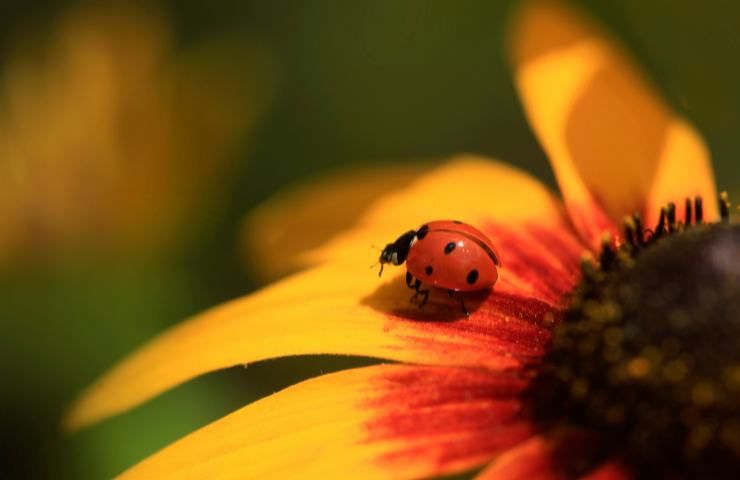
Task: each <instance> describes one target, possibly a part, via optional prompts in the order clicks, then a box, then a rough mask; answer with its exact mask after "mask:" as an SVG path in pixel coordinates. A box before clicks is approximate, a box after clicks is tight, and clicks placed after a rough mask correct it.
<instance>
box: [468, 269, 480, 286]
mask: <svg viewBox="0 0 740 480" xmlns="http://www.w3.org/2000/svg"><path fill="white" fill-rule="evenodd" d="M477 280H478V270H475V269H473V270H471V271H470V272H469V273H468V278H467V281H468V283H469V284H470V285H472V284H474V283H475V282H476V281H477Z"/></svg>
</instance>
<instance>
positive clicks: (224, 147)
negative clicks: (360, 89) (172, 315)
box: [0, 2, 269, 263]
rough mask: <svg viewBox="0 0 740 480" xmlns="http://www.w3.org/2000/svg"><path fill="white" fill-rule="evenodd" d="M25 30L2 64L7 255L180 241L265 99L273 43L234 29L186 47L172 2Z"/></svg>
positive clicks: (0, 137)
mask: <svg viewBox="0 0 740 480" xmlns="http://www.w3.org/2000/svg"><path fill="white" fill-rule="evenodd" d="M27 37H28V35H25V36H24V37H21V38H20V39H18V41H17V42H16V43H17V45H15V44H14V46H15V47H16V48H14V49H11V50H10V51H9V52H8V53H9V54H8V55H7V58H6V59H5V62H4V63H3V65H2V69H1V71H0V158H1V160H0V263H5V262H6V261H7V262H10V261H15V260H18V258H19V257H26V258H25V259H37V258H39V257H44V254H48V255H57V256H58V255H59V254H60V253H67V252H66V251H67V250H75V249H77V250H79V249H84V248H86V247H87V248H89V247H90V246H91V245H92V244H94V245H95V247H96V249H100V250H104V251H106V252H107V251H113V252H115V253H120V252H123V253H127V254H130V253H131V250H134V251H136V252H137V253H139V254H141V253H142V251H144V252H148V251H149V250H151V249H152V248H161V247H162V246H163V245H168V244H171V243H172V240H173V238H175V237H176V236H177V235H176V233H182V232H183V231H184V230H185V228H184V227H185V220H186V219H187V220H189V221H190V223H191V224H192V223H193V222H192V221H193V217H192V215H193V213H194V210H195V208H194V206H195V204H196V203H198V202H196V199H197V200H199V201H200V203H201V205H199V206H200V207H203V206H204V205H202V203H203V202H202V200H203V199H204V198H210V197H213V196H214V195H212V192H213V191H214V190H215V189H214V186H215V185H217V184H218V185H222V183H223V182H222V180H223V178H224V177H225V176H226V174H227V173H228V172H229V171H230V170H231V169H232V168H233V167H232V164H233V159H234V151H235V147H236V145H237V142H238V141H239V139H240V138H242V137H243V136H244V134H245V133H246V132H247V131H248V129H249V127H251V125H252V124H253V123H254V122H255V120H256V119H257V118H258V116H259V114H260V113H261V112H262V111H263V110H264V105H263V103H264V101H263V99H262V98H261V97H260V96H258V95H256V91H257V90H259V91H260V93H266V92H267V91H268V90H269V89H268V88H266V87H268V86H269V82H268V78H266V77H265V75H258V74H257V73H255V70H256V72H261V71H263V70H264V71H268V68H267V67H269V58H268V56H267V55H266V52H262V51H261V50H260V49H259V48H258V47H257V46H256V45H254V44H252V43H251V42H246V41H244V39H241V38H237V37H234V36H232V37H229V38H226V37H223V38H221V37H218V38H217V37H210V38H208V39H205V40H203V41H200V42H197V43H195V44H194V45H192V46H190V47H189V48H188V49H187V50H183V49H176V48H175V45H174V38H173V34H172V32H171V27H170V25H169V21H168V19H167V17H166V16H165V15H164V14H155V13H153V12H152V9H143V8H141V7H135V6H131V5H128V4H126V2H108V3H106V4H105V5H102V4H98V5H94V6H91V5H85V6H78V7H75V8H72V9H70V10H69V11H66V12H64V14H62V15H61V16H60V18H59V19H58V20H57V21H55V22H54V24H53V26H52V28H51V30H50V32H49V34H48V36H45V38H44V39H43V42H41V43H40V44H38V45H37V44H35V43H32V42H31V40H30V39H29V38H27ZM255 67H258V68H255ZM262 77H265V78H262ZM258 87H260V88H258ZM91 199H94V201H91ZM195 213H198V212H197V211H196V212H195Z"/></svg>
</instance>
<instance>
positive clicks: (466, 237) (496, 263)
mask: <svg viewBox="0 0 740 480" xmlns="http://www.w3.org/2000/svg"><path fill="white" fill-rule="evenodd" d="M379 262H380V273H379V274H378V276H380V275H382V274H383V266H384V265H385V264H386V263H391V264H393V265H400V264H402V263H403V262H406V269H407V272H406V284H407V285H408V286H409V288H411V289H413V290H414V291H415V293H414V296H413V297H412V300H414V299H415V298H416V297H417V296H418V295H422V296H423V298H422V301H421V303H419V307H420V308H421V307H423V306H424V304H425V303H426V302H427V299H428V298H429V289H422V288H421V286H422V283H424V284H429V285H432V286H433V287H437V288H442V289H445V290H447V292H448V293H449V295H450V296H451V297H452V296H454V293H455V292H471V291H475V290H483V289H485V288H490V287H491V286H493V284H494V283H496V280H497V279H498V270H497V267H500V266H501V260H500V257H499V254H498V252H497V251H496V247H494V245H493V242H491V240H490V239H489V238H488V237H487V236H486V235H485V234H484V233H483V232H481V231H480V230H478V229H477V228H475V227H473V226H471V225H468V224H467V223H463V222H460V221H457V220H438V221H434V222H429V223H425V224H424V225H422V226H421V227H419V229H418V230H409V231H408V232H406V233H404V234H403V235H401V236H400V237H398V239H396V241H395V242H393V243H389V244H388V245H386V246H385V248H384V249H383V251H382V252H381V253H380V260H379ZM458 300H459V301H460V305H461V306H462V309H463V312H464V313H465V315H469V313H468V310H467V308H466V307H465V302H464V301H463V300H462V298H460V297H458Z"/></svg>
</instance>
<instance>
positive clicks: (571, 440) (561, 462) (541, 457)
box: [475, 429, 598, 480]
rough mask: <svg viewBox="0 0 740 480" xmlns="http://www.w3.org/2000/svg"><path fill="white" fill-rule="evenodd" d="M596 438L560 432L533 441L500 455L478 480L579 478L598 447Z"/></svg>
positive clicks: (579, 433)
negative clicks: (580, 471) (589, 457)
mask: <svg viewBox="0 0 740 480" xmlns="http://www.w3.org/2000/svg"><path fill="white" fill-rule="evenodd" d="M593 437H594V436H593V435H591V434H589V433H587V432H585V431H582V430H576V429H559V430H557V431H555V432H550V433H547V434H543V435H538V436H535V437H532V438H530V439H529V440H527V441H526V442H522V443H520V444H519V445H517V446H516V447H514V448H512V449H511V450H509V451H507V452H506V453H504V454H502V455H501V456H499V457H498V458H497V459H496V461H495V462H494V463H493V464H491V465H490V466H489V467H487V468H486V469H484V470H483V471H482V472H480V473H479V474H478V475H477V476H476V477H475V480H568V479H571V478H574V477H576V475H577V472H578V470H579V469H581V470H582V469H583V465H584V463H587V462H588V456H589V455H593V454H594V453H595V449H596V446H597V445H598V444H597V443H595V442H594V441H593V440H594V438H593Z"/></svg>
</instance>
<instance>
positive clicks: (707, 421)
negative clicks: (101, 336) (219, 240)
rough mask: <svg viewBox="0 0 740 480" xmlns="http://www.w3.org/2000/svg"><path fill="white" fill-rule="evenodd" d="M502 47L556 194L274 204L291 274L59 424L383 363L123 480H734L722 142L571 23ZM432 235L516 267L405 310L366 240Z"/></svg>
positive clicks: (739, 299) (311, 189)
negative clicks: (254, 369)
mask: <svg viewBox="0 0 740 480" xmlns="http://www.w3.org/2000/svg"><path fill="white" fill-rule="evenodd" d="M510 40H511V41H510V45H509V47H510V50H509V52H510V54H511V62H512V68H513V71H514V75H515V84H516V86H517V89H518V92H519V95H520V97H521V100H522V103H523V106H524V109H525V111H526V113H527V116H528V119H529V121H530V124H531V125H532V127H533V130H534V132H535V133H536V135H537V137H538V138H539V140H540V142H541V143H542V146H543V148H544V149H545V151H546V152H547V153H548V156H549V158H550V161H551V164H552V167H553V170H554V172H555V176H556V178H557V181H558V184H559V186H560V190H561V194H562V200H561V199H560V198H559V197H557V196H556V195H554V194H553V193H552V192H550V191H549V189H548V188H547V187H545V186H544V185H542V184H541V183H539V182H538V181H537V180H536V179H534V178H532V177H530V176H529V175H527V174H526V173H524V172H522V171H519V170H517V169H515V168H513V167H509V166H506V165H505V164H503V163H500V162H497V161H492V160H490V159H485V158H482V157H477V156H474V155H464V156H457V157H456V158H455V159H454V160H453V161H451V162H449V163H448V164H446V165H443V166H440V167H438V168H435V169H433V170H429V171H427V172H425V173H424V174H421V175H418V176H417V177H416V178H414V179H413V180H411V179H410V177H412V176H413V175H414V173H413V172H410V171H405V172H401V174H400V176H399V177H398V182H395V181H394V182H389V184H392V186H391V187H390V188H393V191H384V189H383V187H378V186H376V182H383V179H384V175H385V177H386V178H387V177H393V176H394V174H395V173H396V171H395V170H394V169H393V168H390V167H389V168H388V169H387V170H385V172H372V171H364V172H359V173H358V175H356V176H353V175H351V174H345V175H342V176H341V177H334V178H333V179H330V180H328V181H324V182H320V183H318V184H315V185H314V186H304V187H302V188H301V189H300V190H298V191H294V192H293V193H291V194H288V195H281V196H278V197H277V199H275V200H273V201H272V202H270V203H268V204H266V205H265V206H263V207H261V208H260V209H259V210H258V211H257V212H255V213H253V214H252V215H251V216H250V217H249V218H248V219H247V222H246V229H247V232H246V233H245V234H244V236H245V239H246V241H247V242H249V243H250V244H252V246H253V247H256V248H258V249H259V252H261V253H263V255H262V257H263V258H265V259H266V260H267V262H268V263H271V264H272V265H267V266H266V267H267V268H265V269H264V270H265V274H266V275H268V276H280V275H283V274H285V273H287V272H291V271H295V270H300V271H299V272H298V273H294V274H292V275H288V276H286V277H285V278H283V279H281V280H279V281H277V282H274V283H272V284H271V285H269V286H267V287H265V288H263V289H261V290H259V291H257V292H254V293H251V294H249V295H246V296H244V297H242V298H239V299H236V300H233V301H231V302H228V303H226V304H223V305H221V306H218V307H215V308H213V309H210V310H208V311H206V312H203V313H201V314H199V315H197V316H195V317H193V318H191V319H189V320H187V321H185V322H184V323H182V324H180V325H178V326H176V327H174V328H172V329H170V330H169V331H167V332H164V333H163V334H162V335H160V336H159V337H157V338H155V339H154V340H152V341H151V342H150V343H148V344H146V345H144V346H142V347H141V349H139V350H138V351H136V352H134V353H133V354H131V356H129V357H128V358H127V359H125V360H123V361H122V362H121V363H119V364H118V365H117V366H115V367H114V368H113V369H111V370H110V371H109V372H108V373H107V374H105V375H104V376H103V377H101V378H100V379H99V380H98V381H97V382H95V383H94V384H92V385H91V386H90V387H89V388H88V389H87V390H86V391H85V392H83V393H82V394H81V396H80V397H79V398H78V399H77V401H76V402H75V403H74V404H73V405H72V406H71V407H70V410H69V411H68V413H67V415H66V417H65V419H64V422H65V426H66V427H67V428H68V429H69V430H77V429H80V428H83V427H86V426H89V425H91V424H94V423H96V422H99V421H101V420H104V419H106V418H108V417H111V416H113V415H116V414H119V413H122V412H125V411H127V410H129V409H131V408H133V407H135V406H137V405H140V404H141V403H143V402H145V401H147V400H149V399H151V398H153V397H155V396H157V395H159V394H161V393H163V392H165V391H167V390H169V389H171V388H173V387H175V386H177V385H179V384H182V383H183V382H186V381H189V380H191V379H193V378H195V377H197V376H199V375H203V374H206V373H208V372H212V371H215V370H218V369H222V368H227V367H231V366H236V365H244V364H249V363H252V362H257V361H261V360H267V359H272V358H277V357H283V356H289V355H308V354H337V355H357V356H368V357H375V358H379V359H383V360H386V361H387V362H388V363H385V364H380V365H373V366H369V367H362V368H355V369H349V370H345V371H341V372H337V373H333V374H328V375H321V376H319V377H317V378H313V379H310V380H307V381H304V382H302V383H299V384H297V385H294V386H292V387H289V388H286V389H284V390H282V391H280V392H278V393H275V394H274V395H271V396H268V397H266V398H263V399H260V400H259V401H257V402H254V403H252V404H250V405H247V406H245V407H243V408H241V409H239V410H237V411H235V412H233V413H232V414H230V415H227V416H225V417H223V418H221V419H219V420H217V421H215V422H213V423H211V424H209V425H206V426H204V427H202V428H200V429H199V430H197V431H195V432H193V433H191V434H190V435H187V436H185V437H183V438H181V439H180V440H178V441H176V442H174V443H173V444H171V445H169V446H167V447H165V448H163V449H162V450H160V451H159V452H157V453H155V454H154V455H152V456H150V457H148V458H146V459H144V460H143V461H141V462H140V463H138V464H137V465H135V466H133V467H132V468H130V469H129V470H127V471H126V472H124V473H123V475H122V477H121V478H126V479H149V478H169V479H203V478H234V479H236V478H259V479H265V478H275V479H284V478H300V479H305V478H321V479H323V478H348V477H351V478H355V479H360V478H361V479H385V478H393V479H396V478H429V477H432V476H443V475H449V474H454V473H460V472H464V471H466V470H467V471H470V470H472V469H481V468H482V470H480V471H479V472H477V473H476V476H475V478H476V479H477V480H513V479H531V478H548V479H570V478H580V479H590V480H595V479H612V480H631V479H634V478H735V477H736V476H737V469H738V465H740V434H739V433H738V432H740V428H739V427H738V426H739V425H740V408H739V407H740V402H739V401H738V395H737V391H738V389H737V388H736V387H737V382H736V378H735V377H736V376H737V375H736V372H737V369H738V368H739V367H738V366H739V365H740V355H738V353H737V352H738V349H737V342H736V341H735V339H736V338H737V337H738V335H739V334H740V321H739V320H738V317H737V310H738V308H740V288H739V287H740V270H738V269H737V268H735V267H736V266H737V265H738V264H739V262H738V259H739V258H740V227H738V226H737V225H733V224H731V223H730V219H729V211H730V208H731V205H730V202H729V199H728V196H727V194H725V193H722V194H720V195H719V200H720V201H719V202H717V201H716V199H717V194H716V188H715V180H714V174H713V171H712V164H711V160H710V157H709V152H708V149H707V148H706V146H705V144H704V142H703V140H702V138H701V136H700V135H699V133H698V132H697V131H696V130H695V129H694V128H693V126H692V125H691V124H690V123H689V122H688V121H687V120H686V119H684V118H683V117H681V116H680V115H679V114H678V113H676V112H675V111H673V109H671V107H670V105H668V104H666V103H665V102H664V101H663V100H662V99H661V98H660V96H659V95H658V94H657V92H656V91H654V90H653V88H652V87H651V85H650V84H649V82H646V81H645V79H644V78H643V76H642V75H641V74H640V71H639V69H638V68H636V66H635V65H634V64H633V62H632V61H631V59H630V58H629V56H628V55H627V54H626V53H625V52H623V51H622V49H620V48H619V46H618V45H615V44H614V42H613V41H612V39H611V38H609V36H608V35H607V34H604V33H603V32H602V30H601V29H600V28H599V27H598V25H596V24H594V23H593V22H591V21H590V20H589V19H588V18H587V17H584V16H583V15H582V14H580V13H579V12H578V11H574V10H572V9H571V8H570V7H568V6H567V5H563V4H561V3H559V2H555V1H549V0H532V1H527V2H524V3H523V5H522V6H521V8H520V10H519V14H518V16H517V17H516V19H515V20H514V21H513V22H512V30H511V38H510ZM332 182H340V183H335V184H334V185H332ZM368 182H369V183H368ZM405 182H408V184H406V183H405ZM375 195H377V198H374V199H373V200H372V201H370V199H371V198H373V197H374V196H375ZM365 202H368V203H369V205H368V204H366V203H365ZM676 202H681V203H678V204H677V203H676ZM317 206H319V208H315V207H317ZM311 207H314V208H311ZM337 212H341V215H337ZM334 216H339V218H340V222H336V221H334V220H333V219H331V218H326V217H334ZM435 218H436V219H445V218H446V219H460V220H461V221H465V222H469V223H471V224H475V225H477V226H479V227H480V228H481V230H482V231H484V232H485V233H486V234H487V235H488V236H489V237H490V238H491V239H492V240H493V241H494V242H496V245H497V246H498V248H499V250H500V252H501V254H502V263H503V265H504V266H503V267H502V268H501V271H500V278H499V281H498V282H497V283H496V285H495V287H494V288H493V289H488V290H482V291H480V292H477V294H471V304H473V303H474V304H475V306H474V307H473V308H472V309H471V311H470V315H465V314H463V313H461V311H460V308H459V305H458V303H457V302H456V301H455V300H454V299H450V298H448V297H447V295H444V294H443V293H444V292H437V293H442V295H437V296H436V298H433V299H432V300H431V301H430V303H429V304H428V305H427V306H425V307H424V309H420V308H417V306H416V305H412V304H410V303H409V302H408V294H409V290H408V289H407V288H406V287H407V282H406V281H404V278H403V277H404V274H403V269H398V270H392V269H390V268H389V269H388V270H389V272H388V273H386V277H384V279H383V280H379V279H378V278H377V277H376V275H375V274H374V273H371V272H369V271H368V270H367V266H368V264H369V262H370V261H372V260H371V259H372V258H373V257H374V258H377V252H375V253H371V251H370V250H369V248H368V247H369V244H370V243H371V242H378V241H393V240H394V239H395V238H397V237H398V235H399V234H402V233H403V232H407V231H408V230H409V229H410V228H417V227H418V226H421V225H424V224H425V223H426V222H428V221H429V220H432V219H435ZM260 227H262V228H260ZM422 228H423V227H422ZM253 229H256V230H257V233H256V234H255V233H254V232H250V231H251V230H253ZM263 232H264V233H263ZM294 239H295V241H293V240H294ZM414 241H419V242H425V240H424V236H423V235H418V236H415V237H414ZM426 242H428V240H426ZM426 245H429V244H428V243H427V244H426ZM409 248H412V247H409ZM448 253H449V252H448ZM584 257H585V258H586V260H584ZM596 259H597V260H596ZM434 261H435V260H434V258H433V257H432V259H431V260H430V262H431V263H433V262H434ZM430 266H431V265H430ZM436 266H437V265H435V268H436ZM431 271H432V270H431V269H430V270H429V273H428V275H431ZM391 272H393V273H391ZM389 277H390V278H389ZM425 283H428V282H425ZM475 295H477V297H476V296H475Z"/></svg>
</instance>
